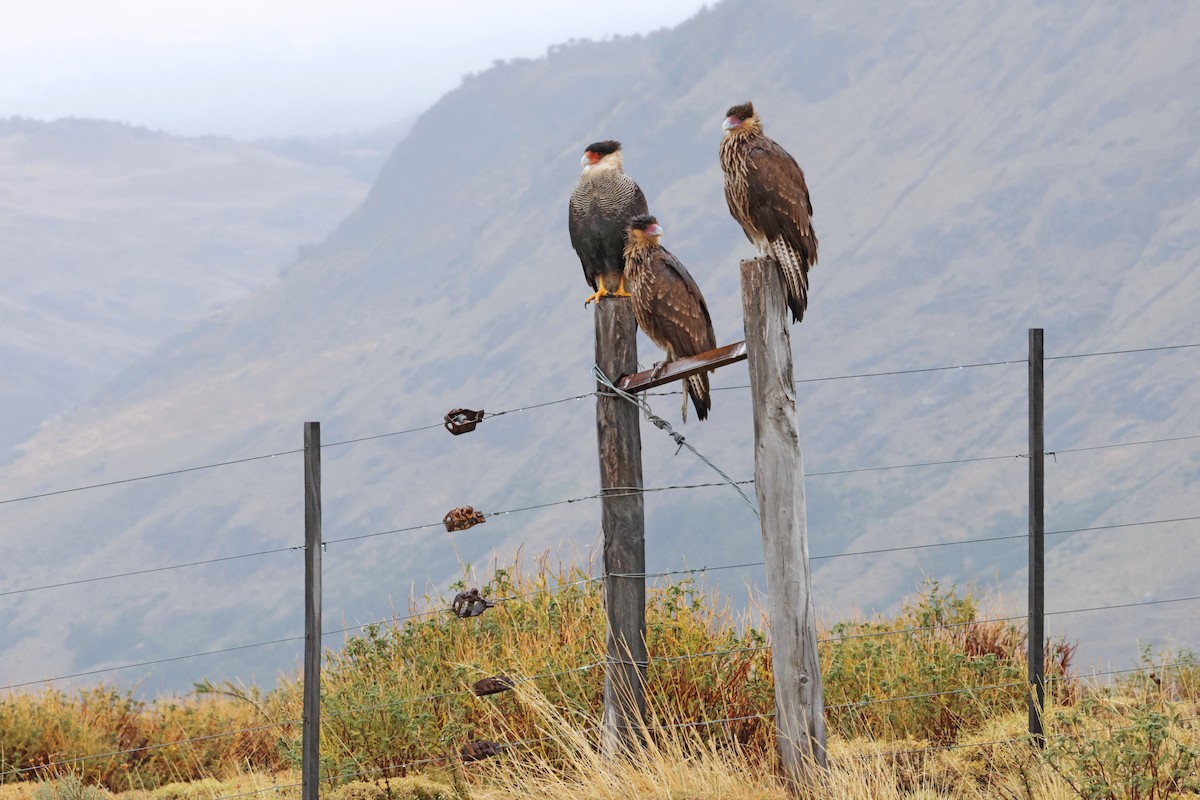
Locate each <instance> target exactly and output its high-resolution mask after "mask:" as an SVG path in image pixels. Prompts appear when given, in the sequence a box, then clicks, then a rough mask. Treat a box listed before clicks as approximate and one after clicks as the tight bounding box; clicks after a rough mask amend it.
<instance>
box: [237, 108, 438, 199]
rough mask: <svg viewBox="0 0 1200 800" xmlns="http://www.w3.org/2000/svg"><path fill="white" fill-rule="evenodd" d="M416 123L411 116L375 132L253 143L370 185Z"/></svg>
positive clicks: (290, 138) (278, 139)
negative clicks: (331, 169) (343, 172)
mask: <svg viewBox="0 0 1200 800" xmlns="http://www.w3.org/2000/svg"><path fill="white" fill-rule="evenodd" d="M416 120H417V118H416V116H413V117H409V118H407V119H403V120H401V121H399V122H396V123H394V124H392V125H385V126H384V127H382V128H379V129H378V130H373V131H365V132H355V133H345V134H339V135H335V136H291V137H285V138H276V139H259V140H257V141H256V142H254V144H255V145H257V146H259V147H261V148H263V149H264V150H270V151H271V152H272V153H275V154H277V155H280V156H283V157H284V158H287V159H291V160H292V161H299V162H301V163H303V164H312V165H313V166H317V167H333V168H335V169H340V170H343V171H345V172H346V173H347V174H349V175H352V176H353V177H355V178H357V179H358V180H360V181H362V182H363V183H365V184H370V183H371V182H373V181H374V180H375V178H376V176H378V174H379V168H380V167H382V166H383V164H384V162H385V161H387V159H388V156H390V155H391V154H392V150H394V149H395V147H396V143H397V142H399V141H400V140H401V139H403V138H404V137H405V136H406V135H407V134H408V131H409V129H410V128H412V125H413V123H414V122H416Z"/></svg>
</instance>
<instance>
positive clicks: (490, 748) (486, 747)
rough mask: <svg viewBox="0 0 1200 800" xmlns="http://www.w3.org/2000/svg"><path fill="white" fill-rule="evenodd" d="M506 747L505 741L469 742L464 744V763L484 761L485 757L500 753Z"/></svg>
mask: <svg viewBox="0 0 1200 800" xmlns="http://www.w3.org/2000/svg"><path fill="white" fill-rule="evenodd" d="M504 748H505V745H504V743H503V742H486V741H485V742H467V743H466V744H464V745H463V746H462V753H461V755H462V760H463V762H464V763H470V762H472V761H483V760H484V759H485V758H491V757H492V756H498V755H500V754H501V753H503V752H504Z"/></svg>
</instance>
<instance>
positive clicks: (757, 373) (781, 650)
mask: <svg viewBox="0 0 1200 800" xmlns="http://www.w3.org/2000/svg"><path fill="white" fill-rule="evenodd" d="M742 308H743V311H744V313H745V326H746V353H747V363H748V365H749V370H750V392H751V395H752V402H753V407H754V481H755V482H754V486H755V491H756V492H757V494H758V508H759V514H760V519H761V523H762V537H763V556H764V559H763V560H764V561H765V562H766V573H767V604H768V622H769V624H770V626H771V643H772V653H773V656H772V657H773V662H774V669H775V725H776V729H777V736H776V747H777V749H778V751H779V758H780V764H781V766H782V769H783V774H784V778H785V779H786V780H787V781H788V783H789V788H790V789H791V791H792V792H793V793H799V792H801V791H804V790H805V789H806V788H807V789H811V788H812V787H814V786H816V785H817V779H818V776H817V775H815V774H813V772H814V770H813V768H814V767H818V768H820V769H825V768H827V755H826V734H825V706H824V698H823V695H822V690H821V663H820V661H819V660H818V658H817V626H816V618H815V615H814V613H813V607H812V598H811V595H810V583H811V579H810V570H809V561H808V541H807V523H806V519H805V507H804V465H803V461H802V460H801V455H800V435H799V431H798V428H797V421H796V384H795V382H794V378H793V375H792V339H791V332H790V319H791V316H790V314H789V312H788V307H787V301H786V298H785V295H784V289H783V282H782V278H781V276H780V272H779V267H778V266H777V265H776V264H775V262H774V260H772V259H769V258H756V259H750V260H746V261H743V262H742Z"/></svg>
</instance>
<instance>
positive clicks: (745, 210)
mask: <svg viewBox="0 0 1200 800" xmlns="http://www.w3.org/2000/svg"><path fill="white" fill-rule="evenodd" d="M724 128H725V136H724V138H723V139H722V140H721V170H722V171H723V172H724V173H725V202H726V203H728V204H729V213H730V214H732V215H733V218H734V219H735V220H737V221H738V222H739V223H740V224H741V226H742V230H743V231H745V232H746V238H747V239H749V240H750V241H751V243H752V244H753V245H754V247H755V249H757V250H758V253H759V255H761V256H771V257H772V258H774V259H775V261H776V262H777V263H778V264H779V268H780V269H781V270H782V272H783V285H784V288H785V289H786V291H787V300H788V307H789V308H791V310H792V318H793V319H794V320H795V321H796V322H799V321H800V320H802V319H804V309H805V308H806V307H807V306H808V271H809V270H810V269H811V268H812V267H814V266H816V263H817V235H816V234H815V233H813V227H812V213H813V208H812V201H811V200H809V198H808V186H807V185H805V183H804V171H803V170H802V169H800V165H799V164H797V163H796V159H794V158H792V156H791V155H790V154H789V153H788V151H786V150H784V149H783V148H782V147H780V146H779V144H778V143H776V142H775V141H774V140H773V139H771V138H769V137H768V136H766V135H765V134H764V133H763V127H762V120H761V119H759V117H758V115H757V114H755V113H754V104H753V103H742V104H741V105H739V106H734V107H733V108H731V109H729V111H727V112H725V125H724Z"/></svg>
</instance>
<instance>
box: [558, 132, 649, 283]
mask: <svg viewBox="0 0 1200 800" xmlns="http://www.w3.org/2000/svg"><path fill="white" fill-rule="evenodd" d="M580 164H581V165H582V166H583V172H582V173H581V174H580V176H579V183H577V184H576V185H575V191H574V192H572V193H571V200H570V202H569V203H568V204H567V227H568V229H569V230H570V232H571V246H572V247H574V248H575V252H576V253H577V254H578V255H579V261H580V263H581V264H583V277H584V278H585V279H587V282H588V285H589V286H591V287H592V289H594V290H595V291H594V293H593V294H591V295H589V296H588V298H587V299H586V300H584V301H583V304H584V305H585V306H586V305H587V304H588V303H590V302H592V301H593V300H597V301H598V300H599V299H600V298H601V297H604V296H606V295H611V296H616V297H628V296H629V293H628V292H626V291H625V279H624V273H625V256H624V251H625V226H626V225H627V224H628V223H629V219H630V217H634V216H636V215H638V214H645V213H646V212H647V211H648V210H649V208H648V207H647V206H646V196H645V195H644V194H642V190H641V188H640V187H639V186H638V185H637V183H635V182H634V180H633V179H632V178H630V177H629V176H628V175H626V174H625V171H624V169H623V167H622V164H621V143H620V142H615V141H612V140H607V141H603V142H595V143H593V144H589V145H588V146H587V150H585V151H584V153H583V158H582V159H580ZM605 281H608V283H609V285H610V286H611V285H613V284H616V286H617V290H616V291H615V292H614V291H612V290H611V289H609V288H608V287H607V286H605V285H604V283H605Z"/></svg>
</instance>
